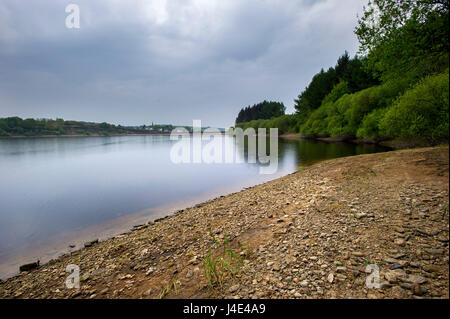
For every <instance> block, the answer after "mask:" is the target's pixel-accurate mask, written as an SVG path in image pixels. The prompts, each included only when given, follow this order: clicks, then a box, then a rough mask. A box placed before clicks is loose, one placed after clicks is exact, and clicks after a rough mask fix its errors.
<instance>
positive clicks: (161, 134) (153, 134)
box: [0, 133, 224, 139]
mask: <svg viewBox="0 0 450 319" xmlns="http://www.w3.org/2000/svg"><path fill="white" fill-rule="evenodd" d="M170 134H171V133H148V134H109V135H102V134H90V135H84V134H72V135H33V136H25V135H11V136H0V139H10V138H11V139H21V138H55V137H57V138H59V137H63V138H70V137H119V136H170ZM177 134H178V135H181V134H183V133H177ZM191 134H192V133H188V135H191ZM209 134H211V133H209ZM212 134H221V135H223V134H224V133H212Z"/></svg>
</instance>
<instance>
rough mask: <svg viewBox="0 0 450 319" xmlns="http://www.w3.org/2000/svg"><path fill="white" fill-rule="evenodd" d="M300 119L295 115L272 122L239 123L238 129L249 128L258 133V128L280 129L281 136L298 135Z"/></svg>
mask: <svg viewBox="0 0 450 319" xmlns="http://www.w3.org/2000/svg"><path fill="white" fill-rule="evenodd" d="M298 122H299V119H298V116H297V115H295V114H289V115H282V116H279V117H275V118H272V119H270V120H254V121H250V122H244V123H238V124H236V127H239V128H242V129H243V130H246V129H247V128H253V129H255V130H256V131H257V130H258V128H265V129H267V130H269V129H271V128H278V133H279V134H287V133H297V132H298V131H299V124H298Z"/></svg>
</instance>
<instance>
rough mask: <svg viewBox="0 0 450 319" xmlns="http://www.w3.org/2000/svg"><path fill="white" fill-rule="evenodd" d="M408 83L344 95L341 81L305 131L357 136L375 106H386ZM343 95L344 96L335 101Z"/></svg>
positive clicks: (311, 117) (324, 134) (305, 125)
mask: <svg viewBox="0 0 450 319" xmlns="http://www.w3.org/2000/svg"><path fill="white" fill-rule="evenodd" d="M344 83H345V82H344ZM408 85H409V84H408V82H407V81H396V82H395V83H393V82H387V83H385V84H383V85H378V86H374V87H371V88H368V89H365V90H362V91H359V92H357V93H354V94H344V93H345V85H344V84H343V83H341V84H339V85H338V86H336V87H335V90H333V91H334V92H331V93H330V96H327V97H326V98H325V99H324V101H323V104H322V105H321V106H320V108H318V109H317V110H316V111H314V112H313V113H312V114H311V116H310V117H309V119H308V121H307V122H306V123H305V124H304V125H303V126H302V128H301V133H302V134H304V135H307V136H332V137H342V136H346V137H356V135H357V132H358V129H359V128H360V126H361V124H362V122H363V120H364V118H365V117H366V116H367V115H368V114H369V113H371V112H372V111H374V110H375V109H382V108H386V107H387V106H388V105H390V104H391V103H392V102H393V101H394V100H395V99H396V97H398V96H399V95H400V94H402V93H403V92H404V91H405V90H406V88H407V87H408ZM340 94H343V95H342V96H341V97H340V98H338V99H337V100H335V98H336V97H337V96H339V95H340ZM363 132H364V131H361V132H360V133H361V134H362V133H363ZM364 137H367V136H364Z"/></svg>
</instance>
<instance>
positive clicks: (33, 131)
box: [0, 116, 174, 136]
mask: <svg viewBox="0 0 450 319" xmlns="http://www.w3.org/2000/svg"><path fill="white" fill-rule="evenodd" d="M173 128H174V127H173V126H172V125H151V126H146V125H142V126H139V127H129V126H122V125H114V124H109V123H106V122H103V123H92V122H81V121H65V120H63V119H56V120H53V119H32V118H29V119H22V118H20V117H17V116H14V117H7V118H0V136H42V135H111V134H119V135H120V134H147V133H151V132H155V133H160V132H170V131H171V130H172V129H173Z"/></svg>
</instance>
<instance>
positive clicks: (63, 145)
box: [0, 136, 387, 277]
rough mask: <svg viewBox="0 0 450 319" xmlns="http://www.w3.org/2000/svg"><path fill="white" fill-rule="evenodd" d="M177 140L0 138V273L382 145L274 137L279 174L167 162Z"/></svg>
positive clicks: (243, 167)
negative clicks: (173, 210) (315, 164)
mask: <svg viewBox="0 0 450 319" xmlns="http://www.w3.org/2000/svg"><path fill="white" fill-rule="evenodd" d="M227 138H229V137H227ZM174 143H175V142H174V141H170V139H169V137H168V136H121V137H73V138H27V139H0V277H5V276H10V275H12V274H14V273H15V272H16V271H17V269H18V265H19V264H21V263H25V262H30V261H33V260H34V258H40V259H41V261H45V260H46V259H47V260H48V259H50V258H51V257H55V255H56V254H58V253H63V252H67V249H68V248H67V247H68V245H69V244H73V245H76V246H77V247H80V245H81V244H82V240H88V239H93V238H106V237H108V236H111V235H115V234H117V233H119V232H120V231H124V228H126V227H130V226H132V225H133V223H136V222H138V221H144V222H145V221H148V220H150V219H152V218H154V217H156V216H157V214H159V216H161V215H165V214H168V213H170V212H171V211H170V209H171V208H182V207H183V206H187V205H188V204H194V203H196V202H199V201H203V200H206V199H210V198H213V197H215V196H218V195H223V194H226V193H230V192H233V191H238V190H240V189H242V188H244V187H248V186H252V185H255V184H259V183H262V182H265V181H268V180H271V179H274V178H277V177H280V176H282V175H286V174H288V173H291V172H294V171H295V170H296V169H297V168H298V167H299V166H302V165H307V164H310V163H313V162H316V161H319V160H323V159H329V158H336V157H341V156H349V155H356V154H363V153H373V152H380V151H385V150H387V149H385V148H382V147H379V146H374V145H353V144H327V143H323V142H315V141H303V140H284V139H280V140H279V168H278V172H277V173H276V174H274V175H260V174H259V166H258V165H259V164H178V165H177V164H173V163H172V162H171V161H170V149H171V147H172V145H173V144H174ZM238 147H242V146H241V145H238ZM158 208H159V209H158Z"/></svg>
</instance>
